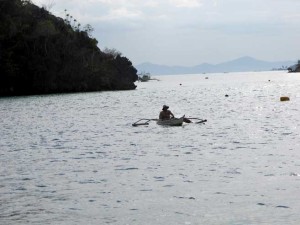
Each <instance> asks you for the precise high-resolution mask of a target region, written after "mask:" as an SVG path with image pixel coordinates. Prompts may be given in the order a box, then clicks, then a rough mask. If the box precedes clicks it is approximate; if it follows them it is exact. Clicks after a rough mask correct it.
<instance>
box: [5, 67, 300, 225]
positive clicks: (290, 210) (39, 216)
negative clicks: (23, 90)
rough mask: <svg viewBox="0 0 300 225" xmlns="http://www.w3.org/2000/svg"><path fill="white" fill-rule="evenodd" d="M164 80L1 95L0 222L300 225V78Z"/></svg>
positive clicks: (9, 224)
mask: <svg viewBox="0 0 300 225" xmlns="http://www.w3.org/2000/svg"><path fill="white" fill-rule="evenodd" d="M206 77H207V78H208V79H206ZM157 78H159V79H160V81H150V82H145V83H138V88H137V90H134V91H120V92H98V93H84V94H82V93H81V94H65V95H47V96H30V97H11V98H0V116H1V117H0V224H1V225H18V224H22V225H23V224H43V225H47V224H56V225H60V224H65V225H74V224H86V225H87V224H91V225H98V224H117V225H125V224H130V225H132V224H133V225H140V224H145V225H147V224H149V225H160V224H174V225H177V224H183V225H189V224H192V225H194V224H213V225H214V224H222V225H223V224H226V225H227V224H228V225H229V224H230V225H243V224H275V225H276V224H277V225H282V224H295V225H296V224H299V223H300V214H299V212H300V196H299V191H300V160H299V159H300V115H299V113H300V75H299V74H288V73H286V72H259V73H227V74H201V75H182V76H159V77H157ZM225 95H228V97H225ZM281 96H288V97H290V101H288V102H280V100H279V99H280V97H281ZM163 104H168V105H169V106H170V109H171V110H172V112H173V113H174V114H175V115H176V116H181V115H183V114H185V115H186V116H188V117H198V118H202V119H207V120H208V122H207V123H206V124H195V123H193V124H185V125H184V126H182V127H162V126H158V125H156V124H155V122H151V123H150V124H149V126H140V127H132V126H131V124H132V123H134V122H135V121H137V120H138V119H140V118H157V117H158V114H159V111H160V110H161V107H162V105H163Z"/></svg>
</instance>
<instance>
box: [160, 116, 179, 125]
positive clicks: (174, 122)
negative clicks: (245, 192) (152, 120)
mask: <svg viewBox="0 0 300 225" xmlns="http://www.w3.org/2000/svg"><path fill="white" fill-rule="evenodd" d="M183 120H184V117H180V118H172V119H169V120H158V121H157V124H158V125H163V126H182V124H183Z"/></svg>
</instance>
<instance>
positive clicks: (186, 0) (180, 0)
mask: <svg viewBox="0 0 300 225" xmlns="http://www.w3.org/2000/svg"><path fill="white" fill-rule="evenodd" d="M170 3H171V4H174V5H175V6H176V7H178V8H181V7H184V8H194V7H200V6H202V4H203V3H202V1H199V0H170Z"/></svg>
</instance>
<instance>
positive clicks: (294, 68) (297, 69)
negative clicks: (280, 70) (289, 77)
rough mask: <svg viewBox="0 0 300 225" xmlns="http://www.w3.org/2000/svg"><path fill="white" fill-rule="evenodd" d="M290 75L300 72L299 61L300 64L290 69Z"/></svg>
mask: <svg viewBox="0 0 300 225" xmlns="http://www.w3.org/2000/svg"><path fill="white" fill-rule="evenodd" d="M288 71H289V73H296V72H300V60H298V63H297V64H295V65H292V66H290V67H289V68H288Z"/></svg>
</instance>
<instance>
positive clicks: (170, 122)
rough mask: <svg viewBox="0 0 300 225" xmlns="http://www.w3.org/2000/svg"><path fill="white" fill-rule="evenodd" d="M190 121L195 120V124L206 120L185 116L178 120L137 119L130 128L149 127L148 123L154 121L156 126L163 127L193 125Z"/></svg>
mask: <svg viewBox="0 0 300 225" xmlns="http://www.w3.org/2000/svg"><path fill="white" fill-rule="evenodd" d="M191 120H196V122H194V123H196V124H199V123H205V122H207V120H205V119H200V118H187V117H185V116H182V117H180V118H171V119H169V120H160V119H139V120H138V121H136V122H135V123H133V124H132V126H134V127H137V126H140V125H149V122H150V121H156V123H157V124H158V125H163V126H182V124H183V123H193V122H192V121H191Z"/></svg>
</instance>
